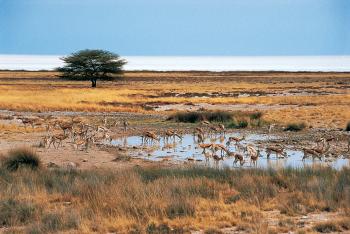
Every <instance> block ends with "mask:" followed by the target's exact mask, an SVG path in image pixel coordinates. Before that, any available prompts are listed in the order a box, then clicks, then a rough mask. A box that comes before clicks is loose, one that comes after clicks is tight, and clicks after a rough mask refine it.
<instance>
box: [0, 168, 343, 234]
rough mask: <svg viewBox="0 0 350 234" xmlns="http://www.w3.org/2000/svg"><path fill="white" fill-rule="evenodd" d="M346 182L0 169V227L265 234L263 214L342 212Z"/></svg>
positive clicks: (319, 173)
mask: <svg viewBox="0 0 350 234" xmlns="http://www.w3.org/2000/svg"><path fill="white" fill-rule="evenodd" d="M349 184H350V171H349V169H343V170H342V171H335V170H332V169H329V168H324V169H304V170H298V169H284V170H280V171H273V170H270V171H269V170H268V171H266V170H215V169H208V168H207V169H205V168H190V169H161V168H150V169H141V168H135V169H126V170H120V171H109V170H87V171H75V170H63V169H54V170H46V169H41V170H40V171H32V170H27V169H25V168H22V169H21V170H18V171H16V172H9V171H8V170H5V169H1V170H0V186H1V188H2V189H1V190H0V206H1V207H2V208H4V210H5V208H6V210H8V214H9V215H6V216H1V215H0V219H1V220H0V226H6V227H10V228H14V229H15V228H19V229H21V230H23V231H25V232H29V231H31V232H35V233H47V232H57V231H69V232H70V233H72V232H76V233H82V232H85V233H88V232H93V231H95V232H98V233H106V232H117V231H118V232H122V233H126V232H134V233H145V232H148V233H152V232H153V233H164V231H166V230H177V231H178V232H185V231H188V230H207V233H213V231H215V230H219V229H222V228H225V227H232V226H235V227H237V228H240V229H245V230H247V231H248V232H256V233H261V232H263V230H266V229H268V226H267V224H266V222H265V219H264V210H275V209H278V210H280V211H281V212H282V213H285V214H288V215H291V216H293V215H297V214H306V213H308V212H313V211H323V210H332V211H345V212H349V208H350V207H349V204H350V194H349ZM11 207H12V208H11ZM2 210H3V209H2ZM11 210H16V212H12V211H11ZM19 226H21V227H19Z"/></svg>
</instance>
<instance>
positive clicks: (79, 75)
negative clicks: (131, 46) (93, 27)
mask: <svg viewBox="0 0 350 234" xmlns="http://www.w3.org/2000/svg"><path fill="white" fill-rule="evenodd" d="M61 60H63V61H64V63H65V64H64V66H63V67H60V68H58V71H60V72H62V74H61V77H62V78H65V79H74V80H90V81H91V87H96V82H97V80H112V79H114V76H113V75H114V74H122V72H123V70H122V69H123V66H124V65H125V64H126V61H125V60H124V59H121V58H120V56H119V55H118V54H115V53H112V52H109V51H105V50H80V51H78V52H75V53H73V54H71V55H69V56H66V57H62V58H61Z"/></svg>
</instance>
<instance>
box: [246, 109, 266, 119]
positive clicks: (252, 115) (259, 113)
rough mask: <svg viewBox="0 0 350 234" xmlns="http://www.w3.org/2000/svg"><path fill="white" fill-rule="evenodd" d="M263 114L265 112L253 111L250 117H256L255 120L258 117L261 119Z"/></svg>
mask: <svg viewBox="0 0 350 234" xmlns="http://www.w3.org/2000/svg"><path fill="white" fill-rule="evenodd" d="M262 116H263V113H262V112H260V111H258V112H254V113H251V114H250V115H249V118H250V119H255V120H258V119H261V117H262Z"/></svg>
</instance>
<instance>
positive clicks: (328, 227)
mask: <svg viewBox="0 0 350 234" xmlns="http://www.w3.org/2000/svg"><path fill="white" fill-rule="evenodd" d="M313 229H314V230H315V231H316V232H321V233H330V232H338V231H341V229H339V227H338V226H337V225H336V224H335V223H332V222H325V223H319V224H316V225H315V226H314V228H313Z"/></svg>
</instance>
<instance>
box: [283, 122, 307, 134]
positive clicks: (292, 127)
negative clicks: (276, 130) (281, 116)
mask: <svg viewBox="0 0 350 234" xmlns="http://www.w3.org/2000/svg"><path fill="white" fill-rule="evenodd" d="M305 127H306V125H305V123H290V124H288V125H287V127H286V128H285V129H284V131H292V132H299V131H301V130H303V129H304V128H305Z"/></svg>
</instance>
